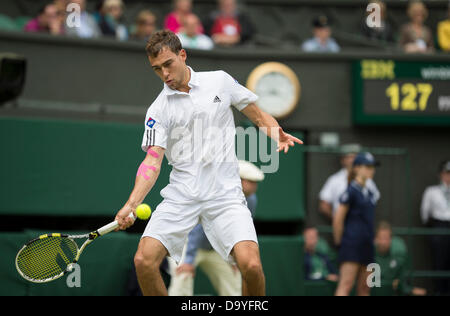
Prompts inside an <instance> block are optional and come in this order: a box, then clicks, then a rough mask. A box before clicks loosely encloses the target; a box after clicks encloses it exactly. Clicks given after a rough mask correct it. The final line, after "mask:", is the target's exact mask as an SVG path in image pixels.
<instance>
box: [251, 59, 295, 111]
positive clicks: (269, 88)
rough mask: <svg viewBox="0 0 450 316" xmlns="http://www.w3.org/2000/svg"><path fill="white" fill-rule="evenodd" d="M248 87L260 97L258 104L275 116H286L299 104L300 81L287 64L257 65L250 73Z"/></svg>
mask: <svg viewBox="0 0 450 316" xmlns="http://www.w3.org/2000/svg"><path fill="white" fill-rule="evenodd" d="M247 87H248V88H249V89H250V90H252V91H253V92H254V93H255V94H256V95H257V96H258V97H259V98H258V101H257V102H256V103H257V105H258V106H259V107H260V108H261V109H262V110H263V111H265V112H267V113H269V114H270V115H272V116H274V117H275V118H285V117H286V116H288V115H289V114H290V113H291V112H292V111H293V110H294V109H295V108H296V106H297V103H298V101H299V97H300V82H299V81H298V79H297V76H296V75H295V73H294V72H293V71H292V70H291V69H290V68H289V67H287V66H286V65H284V64H281V63H278V62H268V63H264V64H261V65H259V66H258V67H256V68H255V69H254V70H253V71H252V73H251V74H250V76H249V78H248V81H247Z"/></svg>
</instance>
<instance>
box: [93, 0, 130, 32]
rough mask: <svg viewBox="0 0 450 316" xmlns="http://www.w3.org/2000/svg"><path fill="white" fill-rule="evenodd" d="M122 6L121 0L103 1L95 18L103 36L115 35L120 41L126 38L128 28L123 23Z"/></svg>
mask: <svg viewBox="0 0 450 316" xmlns="http://www.w3.org/2000/svg"><path fill="white" fill-rule="evenodd" d="M123 7H124V5H123V2H122V0H104V1H103V3H102V6H101V8H100V12H98V14H97V15H96V18H97V23H98V25H99V27H100V30H101V31H102V34H103V35H104V36H110V37H115V38H117V39H118V40H120V41H126V40H127V39H128V30H127V27H126V26H125V24H124V23H123Z"/></svg>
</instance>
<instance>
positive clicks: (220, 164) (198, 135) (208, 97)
mask: <svg viewBox="0 0 450 316" xmlns="http://www.w3.org/2000/svg"><path fill="white" fill-rule="evenodd" d="M146 51H147V54H148V58H149V61H150V64H151V66H152V68H153V70H154V71H155V72H156V74H157V75H158V77H159V78H160V79H161V80H162V81H163V82H164V88H163V90H162V91H161V93H160V94H159V96H158V97H157V98H156V100H155V101H154V102H153V104H152V105H151V106H150V108H149V109H148V111H147V115H146V119H145V131H144V136H143V141H142V149H143V150H144V151H145V152H146V153H147V155H146V157H145V159H144V161H143V162H142V164H141V165H140V167H139V169H138V173H137V176H136V181H135V185H134V188H133V190H132V192H131V194H130V197H129V199H128V201H127V202H126V203H125V205H124V206H123V207H122V209H121V210H120V211H119V212H118V213H117V215H116V220H117V221H118V222H119V228H120V229H126V228H128V227H129V226H131V225H132V224H133V220H132V219H130V218H127V217H128V215H129V214H130V212H134V211H135V209H136V207H137V206H138V205H139V204H140V203H142V201H143V200H144V198H145V196H146V195H147V194H148V193H149V191H150V190H151V189H152V187H153V185H154V184H155V182H156V180H157V178H158V175H159V170H160V168H161V163H162V160H163V157H164V155H165V156H166V158H167V160H168V162H169V164H171V165H172V172H171V174H170V181H169V184H168V185H167V186H166V187H165V188H164V189H163V190H162V191H161V196H162V197H163V198H164V199H163V201H162V202H161V203H160V204H159V205H158V206H157V208H156V209H155V211H154V213H153V215H152V217H151V219H150V221H149V223H148V224H147V227H146V229H145V231H144V233H143V235H142V238H141V241H140V243H139V246H138V250H137V252H136V255H135V259H134V261H135V266H136V273H137V277H138V281H139V285H140V287H141V289H142V293H143V294H144V295H167V289H166V287H165V285H164V283H163V280H162V278H161V275H160V272H159V266H160V264H161V262H162V261H163V259H164V258H165V257H166V256H170V257H172V258H173V259H174V260H175V261H176V262H180V259H181V254H182V251H183V246H184V245H185V242H186V239H187V235H188V234H189V232H190V231H191V230H192V229H193V228H194V227H195V226H196V225H197V224H198V223H201V224H202V226H203V229H204V231H205V234H206V236H207V237H208V240H209V241H210V243H211V245H212V246H213V248H214V249H215V250H216V251H217V252H218V253H219V254H220V255H221V257H222V258H224V259H225V260H228V261H230V262H231V261H233V259H234V261H235V262H236V264H237V266H238V268H239V270H240V272H241V274H242V278H243V284H242V288H243V289H242V292H243V295H252V296H260V295H265V277H264V273H263V268H262V265H261V260H260V254H259V248H258V240H257V237H256V232H255V228H254V225H253V221H252V217H251V213H250V211H249V210H248V208H247V204H246V201H245V196H244V194H243V192H242V186H241V180H240V178H239V167H238V160H237V158H236V154H235V125H234V119H233V113H232V109H231V107H232V106H234V107H235V108H236V109H238V110H239V111H241V112H242V113H243V114H244V115H246V116H247V117H248V118H249V119H250V120H251V121H252V122H254V123H255V124H256V125H257V126H258V127H260V128H262V130H263V131H264V132H266V133H267V135H268V136H269V137H271V138H272V139H273V140H274V141H276V142H277V151H278V152H280V151H284V152H285V153H287V152H288V150H289V147H292V146H294V144H295V143H298V144H302V143H303V142H302V141H301V140H300V139H298V138H295V137H293V136H291V135H289V134H287V133H285V132H284V131H283V130H282V128H281V127H280V126H279V125H278V123H277V121H276V120H275V119H274V118H273V117H272V116H270V115H269V114H267V113H265V112H263V111H262V110H260V109H259V108H258V107H257V106H256V105H255V101H256V100H257V96H256V95H255V94H254V93H252V92H251V91H249V90H248V89H246V88H245V87H243V86H242V85H240V84H239V83H237V81H235V80H234V79H233V78H232V77H231V76H230V75H228V74H227V73H226V72H224V71H212V72H195V71H194V70H193V69H192V68H191V67H189V66H187V65H186V58H187V54H186V51H185V50H184V49H182V47H181V43H180V40H179V39H178V37H177V36H176V35H175V34H174V33H173V32H171V31H168V30H164V31H159V32H156V33H155V34H154V35H152V37H151V38H150V39H149V42H148V43H147V46H146ZM230 130H233V131H234V132H233V133H230V132H229V131H230ZM274 198H279V199H280V202H281V203H282V197H274Z"/></svg>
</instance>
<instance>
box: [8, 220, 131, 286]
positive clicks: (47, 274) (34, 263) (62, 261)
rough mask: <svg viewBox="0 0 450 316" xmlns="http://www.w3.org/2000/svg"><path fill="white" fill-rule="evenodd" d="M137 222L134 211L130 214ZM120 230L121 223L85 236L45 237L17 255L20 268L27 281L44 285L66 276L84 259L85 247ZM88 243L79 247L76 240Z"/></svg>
mask: <svg viewBox="0 0 450 316" xmlns="http://www.w3.org/2000/svg"><path fill="white" fill-rule="evenodd" d="M129 217H130V218H132V219H133V220H135V219H136V218H135V217H134V214H133V212H131V213H130V215H129ZM117 227H119V224H118V223H117V221H114V222H112V223H109V224H108V225H105V226H103V227H101V228H99V229H97V230H96V231H93V232H91V233H89V234H85V235H64V234H58V233H53V234H45V235H41V236H39V237H38V238H36V239H33V240H31V241H29V242H27V243H26V244H25V245H24V246H23V247H22V249H20V251H19V253H18V254H17V256H16V269H17V271H18V272H19V274H20V275H21V276H22V277H23V278H24V279H26V280H28V281H31V282H35V283H44V282H50V281H53V280H56V279H58V278H60V277H62V276H63V275H64V274H65V273H66V272H68V271H70V270H71V269H72V265H73V264H74V263H76V262H78V260H79V259H80V255H81V253H82V252H83V250H84V248H86V246H87V245H89V244H90V243H91V242H93V241H94V240H95V239H96V238H97V237H100V236H103V235H106V234H108V233H110V232H112V231H113V230H115V229H116V228H117ZM83 238H87V240H86V241H85V242H84V243H83V245H82V246H81V248H78V245H77V243H76V242H75V240H74V239H83Z"/></svg>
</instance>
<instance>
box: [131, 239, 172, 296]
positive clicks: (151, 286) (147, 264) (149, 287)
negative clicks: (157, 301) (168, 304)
mask: <svg viewBox="0 0 450 316" xmlns="http://www.w3.org/2000/svg"><path fill="white" fill-rule="evenodd" d="M166 255H167V249H166V248H165V247H164V246H163V244H162V243H161V242H160V241H159V240H157V239H154V238H151V237H144V238H142V239H141V241H140V242H139V246H138V250H137V252H136V255H135V256H134V265H135V266H136V274H137V278H138V281H139V286H140V287H141V291H142V294H143V295H144V296H167V288H166V286H165V284H164V281H163V279H162V276H161V272H160V271H159V267H160V265H161V262H162V261H163V260H164V257H166Z"/></svg>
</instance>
